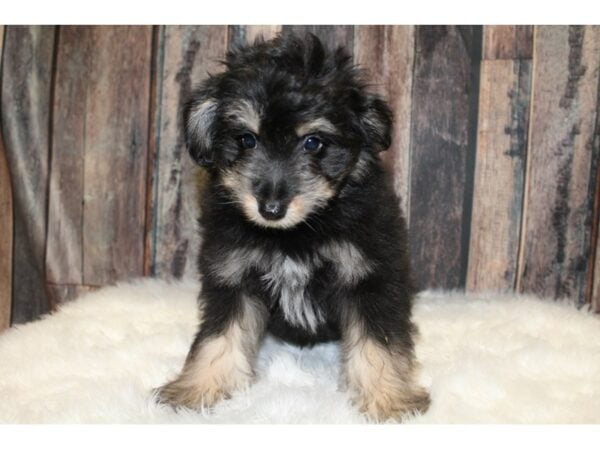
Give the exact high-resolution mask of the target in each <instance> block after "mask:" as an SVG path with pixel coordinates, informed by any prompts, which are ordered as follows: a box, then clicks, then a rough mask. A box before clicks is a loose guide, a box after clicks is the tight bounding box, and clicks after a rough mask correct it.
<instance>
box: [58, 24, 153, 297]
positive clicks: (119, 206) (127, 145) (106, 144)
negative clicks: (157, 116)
mask: <svg viewBox="0 0 600 450" xmlns="http://www.w3.org/2000/svg"><path fill="white" fill-rule="evenodd" d="M151 31H152V30H151V27H138V26H134V27H121V26H118V27H97V26H91V27H61V30H60V37H59V42H58V44H59V45H58V53H57V72H56V89H55V109H54V123H53V147H52V172H51V180H50V207H49V229H48V250H47V274H48V280H49V282H51V283H53V284H54V285H78V284H84V285H103V284H108V283H112V282H114V281H116V280H118V279H126V278H129V277H132V276H140V275H142V274H143V256H144V224H145V192H146V186H145V184H146V162H147V150H148V142H147V141H148V117H149V112H148V107H149V101H148V96H149V92H150V84H149V81H150V55H151ZM71 291H72V290H71ZM52 292H53V293H54V294H60V293H61V292H67V291H64V290H60V289H54V290H52ZM62 300H63V299H62V298H58V299H57V301H62Z"/></svg>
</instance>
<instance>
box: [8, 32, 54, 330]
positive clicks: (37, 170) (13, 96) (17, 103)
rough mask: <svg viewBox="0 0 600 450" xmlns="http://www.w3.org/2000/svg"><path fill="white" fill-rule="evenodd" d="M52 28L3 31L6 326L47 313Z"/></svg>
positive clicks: (48, 306) (48, 307)
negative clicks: (10, 227)
mask: <svg viewBox="0 0 600 450" xmlns="http://www.w3.org/2000/svg"><path fill="white" fill-rule="evenodd" d="M54 37H55V27H53V26H7V27H6V30H5V36H4V54H3V61H2V93H1V96H2V105H1V110H2V135H3V138H4V147H5V152H6V160H7V163H8V168H9V171H10V173H11V179H12V192H13V205H14V208H13V210H14V244H13V251H14V253H13V284H12V285H13V295H12V313H11V314H12V319H11V322H12V323H24V322H27V321H30V320H33V319H35V318H37V317H39V315H41V314H43V313H46V312H48V311H49V309H50V304H49V300H48V297H47V295H46V291H45V276H44V275H45V269H44V253H45V247H46V229H47V218H46V213H47V201H48V162H49V161H48V157H49V128H50V127H49V124H50V111H51V86H52V66H53V56H54Z"/></svg>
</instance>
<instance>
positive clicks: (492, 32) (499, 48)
mask: <svg viewBox="0 0 600 450" xmlns="http://www.w3.org/2000/svg"><path fill="white" fill-rule="evenodd" d="M532 55H533V25H485V26H484V27H483V59H531V58H532Z"/></svg>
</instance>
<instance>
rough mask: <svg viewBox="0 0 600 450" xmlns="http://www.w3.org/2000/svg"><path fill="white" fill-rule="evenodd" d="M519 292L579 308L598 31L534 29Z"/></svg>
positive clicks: (594, 153)
mask: <svg viewBox="0 0 600 450" xmlns="http://www.w3.org/2000/svg"><path fill="white" fill-rule="evenodd" d="M534 42H535V48H534V70H533V92H532V110H531V127H530V139H529V141H530V149H529V154H528V162H527V184H526V191H525V205H524V206H525V208H524V222H523V231H522V236H521V255H520V264H519V265H520V269H519V279H518V282H517V288H518V290H519V291H520V292H534V293H536V294H538V295H545V296H553V297H572V298H575V299H578V300H579V301H580V302H582V303H583V301H584V293H585V283H586V280H587V279H588V271H589V270H592V264H591V261H590V254H591V252H590V248H591V230H592V214H593V206H592V205H593V197H594V190H595V186H594V179H595V176H596V174H595V173H591V172H592V171H591V167H592V166H593V165H594V164H595V161H594V159H595V158H596V159H597V158H598V149H597V142H598V140H597V136H595V133H597V129H596V115H597V114H598V83H599V80H598V77H599V70H600V27H597V26H586V27H576V26H572V27H566V26H564V27H562V26H561V27H558V26H541V27H536V30H535V40H534Z"/></svg>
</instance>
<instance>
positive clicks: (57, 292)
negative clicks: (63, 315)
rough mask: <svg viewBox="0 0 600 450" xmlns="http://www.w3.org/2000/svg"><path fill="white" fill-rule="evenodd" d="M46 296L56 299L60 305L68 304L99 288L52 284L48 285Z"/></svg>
mask: <svg viewBox="0 0 600 450" xmlns="http://www.w3.org/2000/svg"><path fill="white" fill-rule="evenodd" d="M47 286H48V287H47V289H48V295H49V296H50V297H52V298H54V299H58V300H59V301H60V302H61V303H65V302H69V301H71V300H75V299H77V298H79V297H81V296H82V295H84V294H87V293H89V292H93V291H96V290H98V289H100V286H84V285H81V284H54V283H48V285H47Z"/></svg>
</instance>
